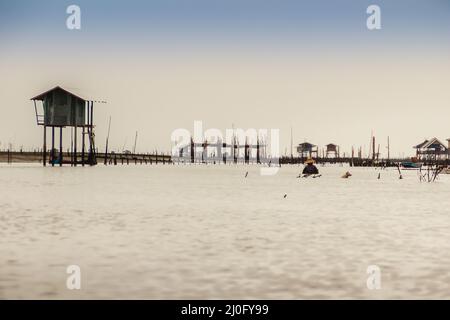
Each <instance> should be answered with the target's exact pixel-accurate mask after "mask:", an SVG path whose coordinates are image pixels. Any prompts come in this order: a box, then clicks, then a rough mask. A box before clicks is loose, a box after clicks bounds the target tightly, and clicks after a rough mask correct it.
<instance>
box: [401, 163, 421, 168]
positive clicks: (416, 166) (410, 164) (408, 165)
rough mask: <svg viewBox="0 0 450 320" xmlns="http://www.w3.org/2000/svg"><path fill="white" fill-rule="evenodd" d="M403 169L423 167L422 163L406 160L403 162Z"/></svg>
mask: <svg viewBox="0 0 450 320" xmlns="http://www.w3.org/2000/svg"><path fill="white" fill-rule="evenodd" d="M401 166H402V168H403V169H420V168H421V167H422V164H421V163H417V162H412V161H404V162H402V163H401Z"/></svg>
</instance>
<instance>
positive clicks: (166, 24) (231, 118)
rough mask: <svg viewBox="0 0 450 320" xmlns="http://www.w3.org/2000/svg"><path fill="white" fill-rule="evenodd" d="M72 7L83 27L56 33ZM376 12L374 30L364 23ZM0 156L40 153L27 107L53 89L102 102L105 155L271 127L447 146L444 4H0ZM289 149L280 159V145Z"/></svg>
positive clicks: (319, 136)
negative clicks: (374, 8)
mask: <svg viewBox="0 0 450 320" xmlns="http://www.w3.org/2000/svg"><path fill="white" fill-rule="evenodd" d="M71 4H76V5H79V6H80V7H81V12H82V17H81V21H82V22H81V30H78V31H71V30H68V29H67V28H66V19H67V17H68V15H67V14H66V8H67V6H69V5H71ZM370 4H377V5H379V6H380V7H381V13H382V17H381V18H382V29H381V30H376V31H369V30H368V29H367V28H366V19H367V17H368V15H367V14H366V9H367V7H368V6H369V5H370ZM0 49H1V50H0V74H1V77H0V97H1V108H2V117H1V118H0V143H1V145H0V148H4V147H5V145H7V144H8V143H13V145H14V146H15V147H16V148H18V147H20V146H24V147H25V148H32V147H40V146H41V140H42V128H41V127H38V126H37V125H36V123H35V118H34V109H33V105H32V102H31V101H29V99H30V98H31V97H32V96H34V95H36V94H38V93H40V92H42V91H45V90H47V89H49V88H51V87H53V86H55V85H61V86H63V87H66V88H68V89H70V88H76V89H77V91H81V92H86V93H88V94H89V95H91V96H93V97H94V98H101V99H104V100H107V101H108V104H106V105H97V107H96V114H95V118H96V124H97V129H96V136H97V145H98V146H99V147H100V148H103V146H104V140H105V135H106V132H107V122H108V118H109V116H111V117H112V128H111V129H112V131H111V144H112V147H113V148H117V149H122V148H123V147H124V146H125V148H127V149H131V148H132V144H133V139H134V135H135V132H136V131H139V140H138V148H137V149H138V151H142V152H146V151H152V150H154V149H155V148H158V149H159V150H164V151H169V150H170V147H171V143H170V135H171V133H172V131H173V130H175V129H177V128H186V129H189V130H193V123H194V121H195V120H202V121H203V122H204V127H205V128H218V129H221V130H223V131H224V132H225V129H227V128H231V126H232V124H234V125H235V126H236V127H240V128H244V129H247V128H269V129H270V128H279V129H280V130H281V143H282V150H281V152H282V153H284V152H285V148H289V145H290V127H291V126H292V127H293V132H294V139H295V141H294V142H295V143H300V142H303V141H305V140H308V141H310V142H313V143H316V144H319V145H322V146H323V145H324V144H327V143H329V142H334V143H337V144H339V145H341V149H342V150H343V151H346V152H349V151H350V150H351V147H352V145H353V146H355V148H357V147H359V146H365V150H367V148H368V144H369V139H370V135H371V131H372V130H373V132H374V134H375V135H376V137H377V138H378V140H379V142H380V143H381V144H382V145H381V147H382V149H381V151H383V152H385V146H386V140H387V136H388V135H389V136H390V137H391V144H392V154H393V155H399V154H402V153H404V154H405V155H409V154H412V153H413V149H412V146H413V145H415V144H417V143H419V142H421V140H423V139H424V138H429V137H434V136H436V137H438V138H440V139H441V140H445V139H447V138H450V126H449V123H450V89H449V88H450V55H449V54H450V1H449V0H416V1H414V0H396V1H392V0H390V1H387V0H385V1H381V0H372V1H365V0H341V1H336V0H328V1H324V0H315V1H300V0H296V1H283V0H260V1H254V0H253V1H252V0H158V1H152V0H150V1H143V0H139V1H137V0H129V1H102V0H97V1H92V0H91V1H87V0H83V1H78V0H75V1H61V0H58V1H57V0H53V1H50V0H40V1H30V0H16V1H4V0H0ZM288 152H289V151H288Z"/></svg>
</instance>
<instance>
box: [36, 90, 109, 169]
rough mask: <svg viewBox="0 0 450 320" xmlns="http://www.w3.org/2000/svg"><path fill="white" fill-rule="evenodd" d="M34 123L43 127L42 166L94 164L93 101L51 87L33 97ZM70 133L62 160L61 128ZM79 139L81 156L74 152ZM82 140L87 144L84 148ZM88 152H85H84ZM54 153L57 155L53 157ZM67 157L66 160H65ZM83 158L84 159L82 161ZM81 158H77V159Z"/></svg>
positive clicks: (95, 162)
mask: <svg viewBox="0 0 450 320" xmlns="http://www.w3.org/2000/svg"><path fill="white" fill-rule="evenodd" d="M31 100H32V101H33V103H34V109H35V112H36V122H37V124H38V125H39V126H42V127H43V128H44V137H43V148H42V150H43V152H42V153H43V155H42V157H43V159H42V162H43V165H44V166H46V165H47V163H50V164H51V165H52V166H55V165H56V164H57V165H60V166H62V165H63V164H70V165H73V166H77V165H78V164H81V165H83V166H84V165H85V164H89V165H96V164H97V159H96V155H95V139H94V138H95V134H94V102H100V103H105V102H104V101H94V100H92V99H88V98H86V97H83V96H81V95H79V94H74V93H72V92H69V91H67V90H65V89H63V88H61V87H59V86H58V87H55V88H53V89H50V90H48V91H46V92H44V93H41V94H39V95H37V96H35V97H34V98H31ZM48 128H50V129H51V151H50V155H49V157H47V129H48ZM65 128H69V129H70V130H71V137H72V143H71V148H70V153H67V154H66V156H67V157H68V158H69V159H65V158H64V156H63V129H65ZM56 129H59V152H58V151H57V149H55V130H56ZM79 136H80V137H81V155H80V154H79V150H78V149H77V147H78V145H79V142H78V138H79ZM86 138H87V140H88V144H87V145H86ZM86 149H88V150H86ZM57 153H58V155H57ZM69 154H70V157H69ZM86 155H87V159H86ZM80 156H81V158H80Z"/></svg>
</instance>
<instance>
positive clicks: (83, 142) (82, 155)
mask: <svg viewBox="0 0 450 320" xmlns="http://www.w3.org/2000/svg"><path fill="white" fill-rule="evenodd" d="M82 135H83V137H82V139H83V140H82V146H81V165H82V166H83V167H84V156H85V148H86V139H85V138H86V137H85V136H86V127H85V126H84V125H83V130H82Z"/></svg>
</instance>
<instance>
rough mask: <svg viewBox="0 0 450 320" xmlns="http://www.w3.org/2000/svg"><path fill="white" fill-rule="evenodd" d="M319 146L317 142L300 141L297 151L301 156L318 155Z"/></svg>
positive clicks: (310, 156)
mask: <svg viewBox="0 0 450 320" xmlns="http://www.w3.org/2000/svg"><path fill="white" fill-rule="evenodd" d="M318 152H319V151H318V147H317V146H316V145H315V144H312V143H309V142H303V143H300V144H299V145H298V147H297V153H298V154H299V156H300V157H301V158H307V157H309V158H312V157H316V158H317V157H318Z"/></svg>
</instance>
